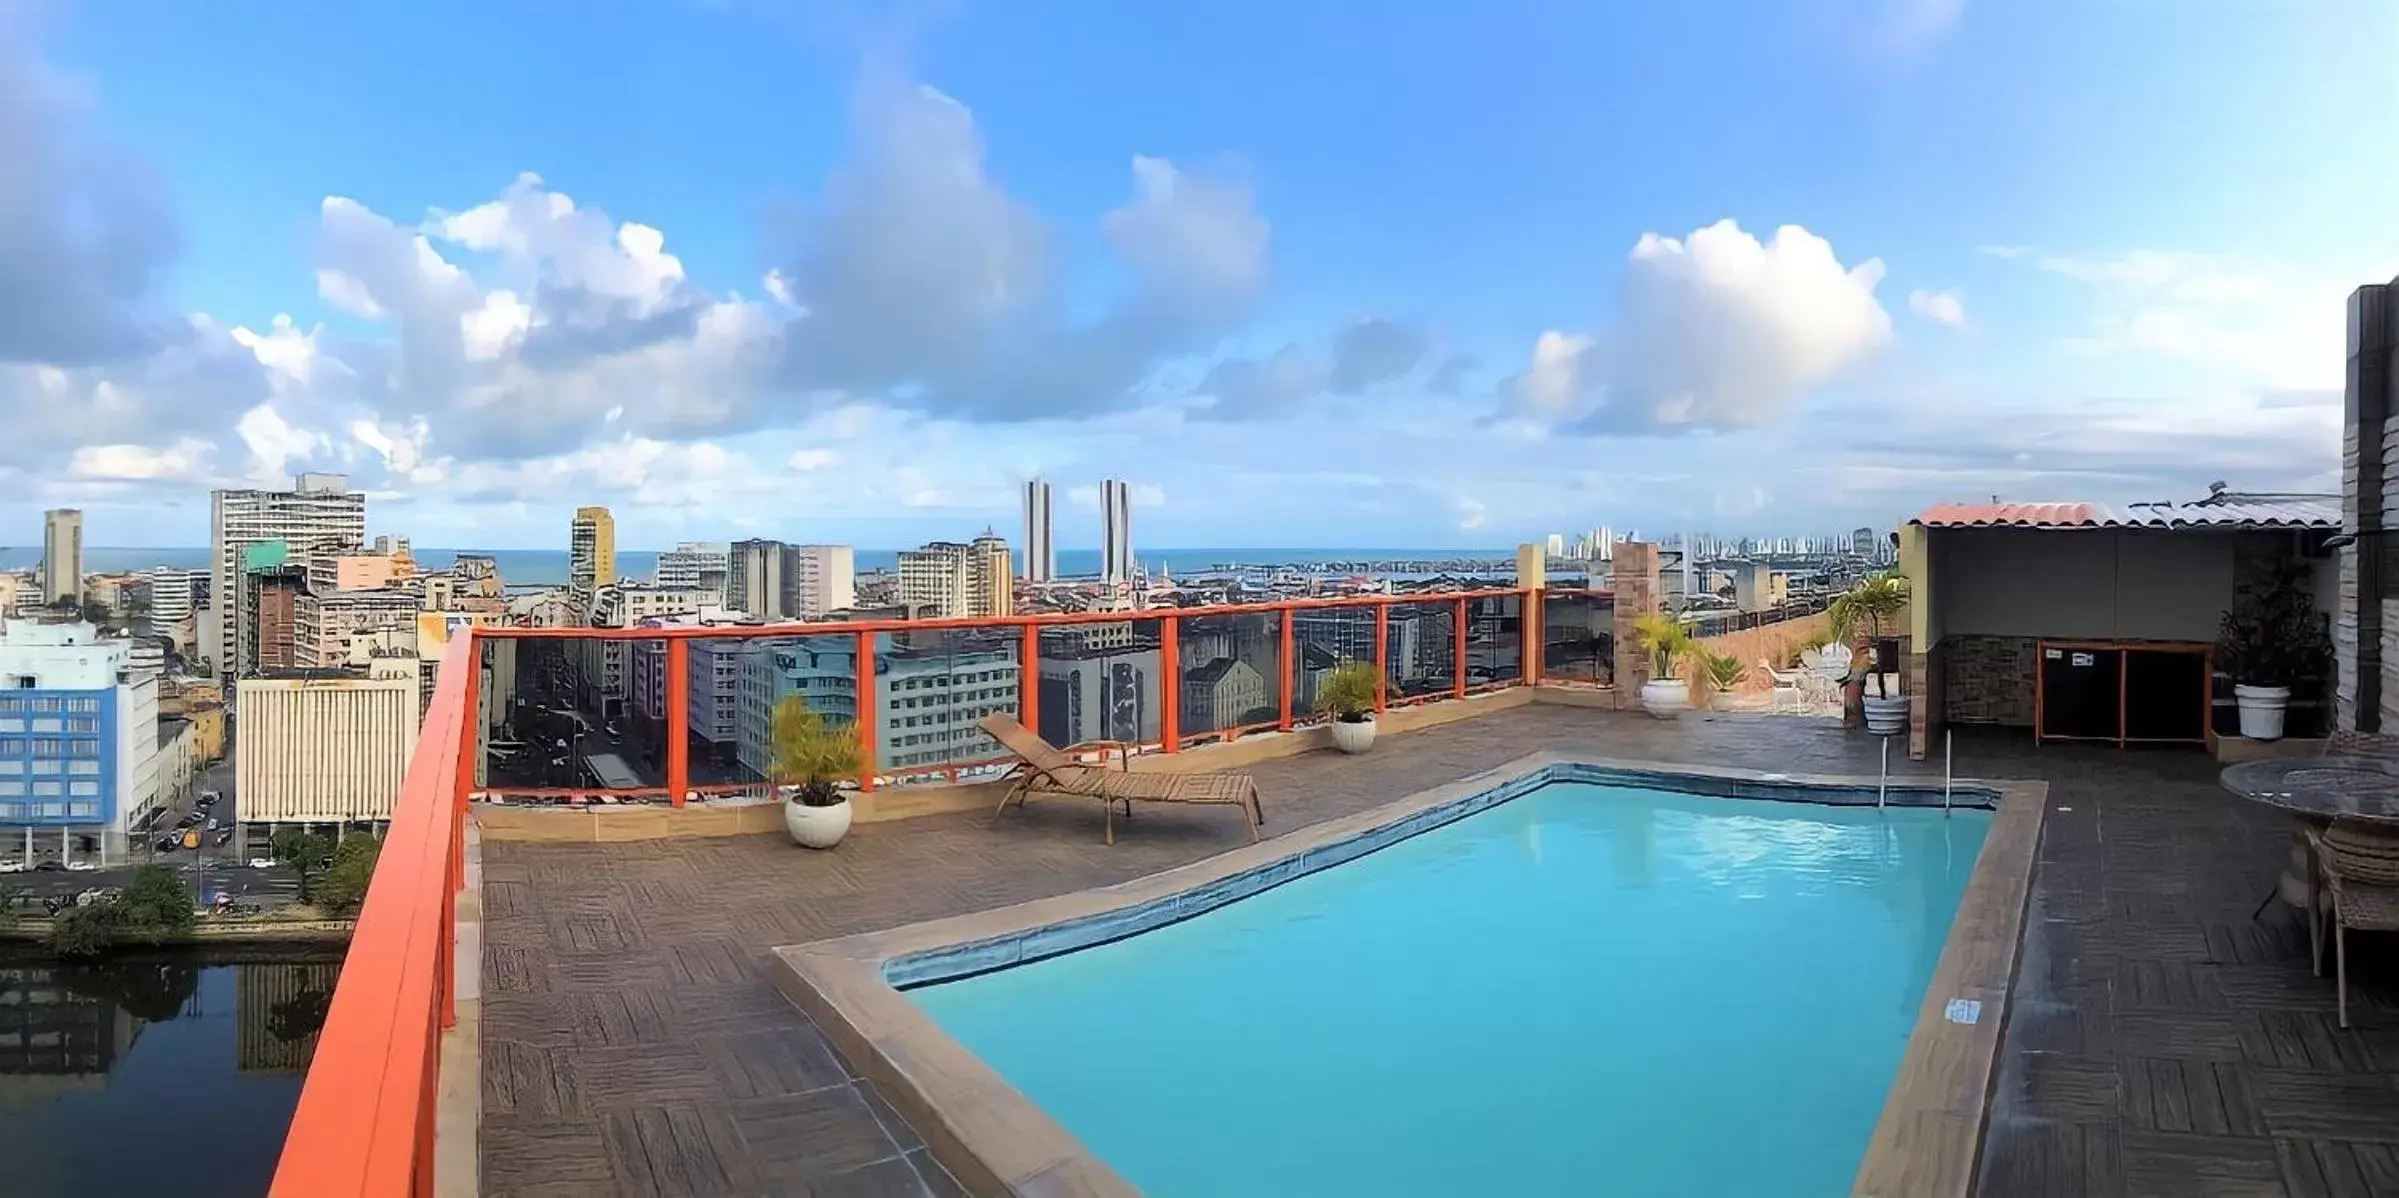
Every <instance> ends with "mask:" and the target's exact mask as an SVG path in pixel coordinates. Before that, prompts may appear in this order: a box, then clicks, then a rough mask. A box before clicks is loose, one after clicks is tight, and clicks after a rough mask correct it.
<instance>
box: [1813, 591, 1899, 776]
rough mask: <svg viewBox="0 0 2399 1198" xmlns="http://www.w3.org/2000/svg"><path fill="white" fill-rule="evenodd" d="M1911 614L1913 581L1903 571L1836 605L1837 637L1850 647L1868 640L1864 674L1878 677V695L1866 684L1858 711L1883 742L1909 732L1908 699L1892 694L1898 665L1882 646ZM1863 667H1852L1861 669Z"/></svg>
mask: <svg viewBox="0 0 2399 1198" xmlns="http://www.w3.org/2000/svg"><path fill="white" fill-rule="evenodd" d="M1907 609H1908V580H1907V576H1906V575H1904V574H1901V573H1900V572H1898V571H1897V570H1886V571H1884V572H1882V573H1880V574H1874V575H1869V576H1868V577H1866V578H1863V579H1860V580H1858V584H1857V585H1856V586H1853V587H1851V588H1849V589H1848V590H1847V591H1845V592H1843V593H1842V594H1841V595H1840V597H1838V598H1836V599H1834V600H1833V605H1832V608H1831V611H1832V617H1833V634H1834V635H1835V636H1837V637H1839V638H1840V639H1841V640H1842V641H1844V642H1854V641H1855V640H1856V638H1857V637H1858V635H1859V634H1860V633H1864V634H1865V637H1866V657H1865V662H1864V667H1863V668H1864V669H1866V670H1867V671H1868V672H1869V673H1871V674H1872V675H1873V676H1874V693H1873V694H1871V695H1869V694H1866V693H1865V691H1864V687H1863V685H1862V683H1861V685H1860V688H1859V694H1858V706H1859V707H1861V708H1863V709H1864V710H1865V713H1866V731H1868V732H1871V733H1874V734H1875V735H1877V736H1894V735H1897V734H1898V733H1901V732H1904V731H1906V730H1907V726H1908V698H1907V696H1906V695H1894V694H1892V693H1891V690H1890V686H1891V684H1890V681H1889V674H1888V673H1886V670H1887V669H1889V668H1893V667H1896V666H1897V665H1898V663H1897V662H1890V661H1884V660H1882V658H1883V652H1882V646H1883V644H1884V642H1886V641H1887V640H1889V639H1890V637H1891V636H1892V634H1893V632H1894V630H1895V626H1896V625H1897V624H1898V622H1899V617H1900V616H1901V615H1903V614H1905V613H1906V612H1907ZM1856 668H1858V667H1852V669H1853V670H1854V669H1856Z"/></svg>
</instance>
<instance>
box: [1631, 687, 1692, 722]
mask: <svg viewBox="0 0 2399 1198" xmlns="http://www.w3.org/2000/svg"><path fill="white" fill-rule="evenodd" d="M1690 706H1691V684H1690V683H1687V682H1685V681H1683V680H1682V679H1680V678H1652V679H1650V680H1649V681H1647V682H1644V683H1642V684H1641V709H1642V710H1643V711H1646V712H1648V713H1649V714H1651V715H1654V716H1656V717H1658V718H1659V719H1661V720H1671V719H1673V718H1674V717H1676V716H1678V715H1681V714H1682V713H1683V711H1684V710H1685V709H1686V708H1688V707H1690Z"/></svg>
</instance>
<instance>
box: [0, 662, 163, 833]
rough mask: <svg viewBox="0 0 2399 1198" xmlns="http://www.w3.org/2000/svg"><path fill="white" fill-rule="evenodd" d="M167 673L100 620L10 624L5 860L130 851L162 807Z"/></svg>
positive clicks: (2, 764) (2, 675)
mask: <svg viewBox="0 0 2399 1198" xmlns="http://www.w3.org/2000/svg"><path fill="white" fill-rule="evenodd" d="M158 756H159V745H158V676H157V675H156V674H154V673H147V672H143V671H138V670H136V669H135V668H134V667H133V645H132V643H131V642H128V641H125V640H121V639H102V638H101V637H100V635H99V631H98V630H97V629H95V628H93V627H92V626H91V625H89V624H85V623H80V622H77V623H71V624H39V623H34V622H31V621H26V620H5V621H0V858H15V857H17V856H18V855H19V854H23V855H24V856H26V857H32V856H43V857H49V856H59V857H63V858H65V859H69V860H91V859H94V858H97V857H99V856H100V855H102V854H106V855H108V856H110V857H112V858H113V857H117V856H121V855H122V854H123V852H124V851H125V845H126V840H127V833H128V832H129V831H130V830H131V829H134V828H137V827H139V826H140V825H141V822H142V820H143V819H144V818H145V817H146V816H147V815H148V814H149V813H150V811H151V810H152V809H153V808H155V807H156V806H157V805H158V803H159V800H160V797H161V795H160V780H159V765H160V762H159V759H158Z"/></svg>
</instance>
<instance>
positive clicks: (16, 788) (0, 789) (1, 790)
mask: <svg viewBox="0 0 2399 1198" xmlns="http://www.w3.org/2000/svg"><path fill="white" fill-rule="evenodd" d="M24 793H25V784H24V783H23V782H20V781H18V780H16V779H14V778H0V795H21V794H24Z"/></svg>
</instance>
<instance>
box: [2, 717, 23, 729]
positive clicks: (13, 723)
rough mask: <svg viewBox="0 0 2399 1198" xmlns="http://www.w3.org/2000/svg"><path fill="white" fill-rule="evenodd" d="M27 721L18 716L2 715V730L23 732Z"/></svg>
mask: <svg viewBox="0 0 2399 1198" xmlns="http://www.w3.org/2000/svg"><path fill="white" fill-rule="evenodd" d="M24 730H25V721H24V720H23V719H20V718H18V717H16V716H0V732H23V731H24Z"/></svg>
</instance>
